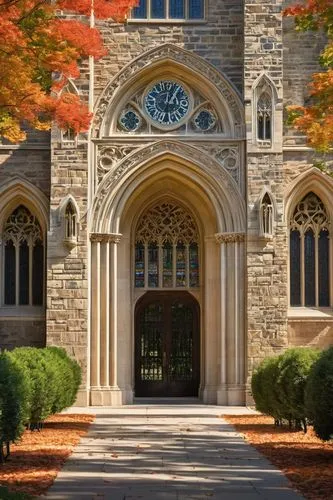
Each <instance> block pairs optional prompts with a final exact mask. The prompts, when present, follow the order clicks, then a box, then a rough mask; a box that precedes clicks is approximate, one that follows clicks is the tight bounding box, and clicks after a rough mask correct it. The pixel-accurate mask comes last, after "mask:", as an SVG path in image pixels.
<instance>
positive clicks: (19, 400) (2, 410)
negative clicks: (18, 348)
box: [0, 352, 29, 462]
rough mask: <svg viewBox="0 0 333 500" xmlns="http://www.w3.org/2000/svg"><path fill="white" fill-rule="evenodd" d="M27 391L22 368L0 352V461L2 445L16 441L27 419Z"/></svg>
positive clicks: (8, 445)
mask: <svg viewBox="0 0 333 500" xmlns="http://www.w3.org/2000/svg"><path fill="white" fill-rule="evenodd" d="M28 396H29V391H28V384H27V378H26V376H25V373H24V370H22V369H21V368H20V366H19V364H18V363H17V362H16V361H15V360H13V359H12V358H11V355H10V354H9V353H7V352H3V353H2V354H0V462H3V461H4V458H5V456H4V454H3V446H4V443H6V445H7V455H9V451H10V449H9V448H10V442H11V441H16V440H17V439H18V438H19V437H20V436H21V434H22V432H23V430H24V424H25V422H26V420H27V412H28V406H27V401H28Z"/></svg>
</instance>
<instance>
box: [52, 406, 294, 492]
mask: <svg viewBox="0 0 333 500" xmlns="http://www.w3.org/2000/svg"><path fill="white" fill-rule="evenodd" d="M73 411H75V412H77V411H80V412H82V413H87V412H88V411H90V412H93V413H95V414H96V421H95V422H94V424H93V425H92V426H91V428H90V431H89V433H88V434H87V436H86V437H85V438H83V439H82V441H81V443H80V444H79V446H78V447H77V448H76V451H75V453H74V454H73V455H72V456H71V458H70V459H69V460H68V461H67V462H66V465H65V467H64V468H63V470H62V471H61V472H60V474H59V475H58V477H57V479H56V481H55V483H54V485H53V486H52V488H51V489H50V490H49V492H48V493H47V495H46V497H45V498H47V499H48V500H51V499H53V500H64V499H66V500H67V499H77V500H79V499H83V500H88V499H94V500H97V499H103V498H104V499H110V500H139V499H140V500H142V499H144V500H204V499H205V500H209V499H211V498H216V499H228V498H230V497H233V498H235V499H237V500H238V499H239V500H264V499H267V500H268V499H269V500H278V499H281V500H300V499H301V498H302V497H301V495H299V494H298V493H296V492H295V491H293V490H292V489H291V488H290V485H289V483H288V481H287V479H286V478H285V477H284V475H283V474H282V473H281V472H280V471H278V470H277V469H276V468H275V467H274V466H273V465H271V464H270V463H269V462H268V461H267V460H266V459H265V458H264V457H263V456H261V455H260V454H259V453H258V452H257V451H256V450H255V449H254V448H253V447H251V446H250V445H248V444H247V443H246V442H245V441H244V440H243V438H242V437H241V436H240V435H239V434H238V433H236V432H235V431H234V429H233V428H232V426H230V425H229V424H227V423H226V422H225V421H224V420H223V419H221V418H219V415H221V414H223V413H227V412H232V413H234V412H235V411H241V412H242V413H244V412H246V411H249V410H246V409H244V408H242V409H239V408H237V409H230V408H222V407H216V406H215V407H214V406H204V405H198V404H196V405H182V406H180V405H162V404H161V405H136V406H127V407H122V408H100V409H98V408H93V409H91V408H89V409H87V408H84V409H80V410H78V409H77V408H75V409H73Z"/></svg>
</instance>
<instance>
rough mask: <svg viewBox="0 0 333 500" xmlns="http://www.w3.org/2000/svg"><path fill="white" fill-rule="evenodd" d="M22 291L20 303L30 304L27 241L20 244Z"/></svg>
mask: <svg viewBox="0 0 333 500" xmlns="http://www.w3.org/2000/svg"><path fill="white" fill-rule="evenodd" d="M19 276H20V293H19V304H20V305H28V304H29V247H28V244H27V242H26V241H24V242H23V243H21V245H20V271H19Z"/></svg>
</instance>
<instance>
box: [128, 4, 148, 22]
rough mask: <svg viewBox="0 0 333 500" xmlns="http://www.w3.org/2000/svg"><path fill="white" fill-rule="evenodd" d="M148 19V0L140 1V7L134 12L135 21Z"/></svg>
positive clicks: (135, 8)
mask: <svg viewBox="0 0 333 500" xmlns="http://www.w3.org/2000/svg"><path fill="white" fill-rule="evenodd" d="M146 17H147V0H140V3H139V5H138V7H134V9H133V10H132V18H133V19H145V18H146Z"/></svg>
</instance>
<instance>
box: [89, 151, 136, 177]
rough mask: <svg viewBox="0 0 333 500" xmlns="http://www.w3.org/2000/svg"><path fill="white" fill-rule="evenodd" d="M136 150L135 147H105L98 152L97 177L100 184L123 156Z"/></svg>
mask: <svg viewBox="0 0 333 500" xmlns="http://www.w3.org/2000/svg"><path fill="white" fill-rule="evenodd" d="M136 149H138V147H137V146H129V145H122V146H106V147H102V148H101V149H100V150H99V151H98V156H97V177H98V181H99V182H100V181H101V180H102V179H103V177H104V175H105V174H106V173H107V172H109V171H110V170H111V169H112V168H114V167H115V166H116V165H117V164H118V163H119V162H120V161H121V160H122V159H123V158H124V157H125V156H127V155H129V154H130V153H132V152H133V151H134V150H136Z"/></svg>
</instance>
